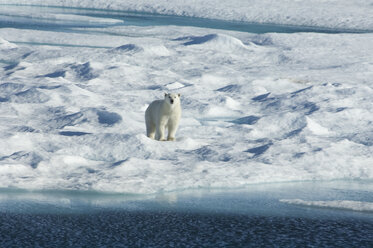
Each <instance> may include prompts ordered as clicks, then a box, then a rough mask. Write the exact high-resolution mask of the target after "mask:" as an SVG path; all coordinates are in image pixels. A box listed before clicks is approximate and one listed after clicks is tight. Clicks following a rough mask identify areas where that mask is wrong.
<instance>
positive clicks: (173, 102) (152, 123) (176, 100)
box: [145, 93, 181, 141]
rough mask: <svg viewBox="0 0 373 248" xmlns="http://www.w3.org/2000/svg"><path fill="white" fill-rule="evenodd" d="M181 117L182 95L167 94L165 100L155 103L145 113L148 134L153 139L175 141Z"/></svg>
mask: <svg viewBox="0 0 373 248" xmlns="http://www.w3.org/2000/svg"><path fill="white" fill-rule="evenodd" d="M180 117H181V106H180V94H167V93H166V94H165V96H164V99H163V100H156V101H153V102H152V103H151V104H150V105H149V107H148V108H147V109H146V111H145V123H146V134H147V136H148V137H149V138H151V139H157V140H161V141H164V140H166V139H165V129H166V128H167V129H168V136H167V140H171V141H173V140H175V134H176V130H177V128H178V127H179V122H180Z"/></svg>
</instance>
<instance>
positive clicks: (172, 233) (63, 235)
mask: <svg viewBox="0 0 373 248" xmlns="http://www.w3.org/2000/svg"><path fill="white" fill-rule="evenodd" d="M0 246H1V247H373V223H372V222H368V221H364V220H354V219H333V220H331V219H330V220H329V219H312V218H300V217H278V216H247V215H239V214H237V215H235V214H216V213H196V212H176V211H102V212H96V213H88V214H82V213H80V214H25V213H24V214H15V213H3V214H1V215H0Z"/></svg>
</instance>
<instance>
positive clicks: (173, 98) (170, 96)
mask: <svg viewBox="0 0 373 248" xmlns="http://www.w3.org/2000/svg"><path fill="white" fill-rule="evenodd" d="M164 99H165V101H166V102H167V103H168V104H170V105H178V104H180V94H175V93H164Z"/></svg>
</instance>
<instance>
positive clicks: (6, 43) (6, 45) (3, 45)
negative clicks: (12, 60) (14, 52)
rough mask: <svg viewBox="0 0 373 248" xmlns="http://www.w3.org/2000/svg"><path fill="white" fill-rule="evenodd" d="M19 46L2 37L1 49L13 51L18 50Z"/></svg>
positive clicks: (0, 39)
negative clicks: (13, 49)
mask: <svg viewBox="0 0 373 248" xmlns="http://www.w3.org/2000/svg"><path fill="white" fill-rule="evenodd" d="M16 47H17V45H15V44H13V43H10V42H9V41H7V40H4V39H3V38H1V37H0V49H12V48H16Z"/></svg>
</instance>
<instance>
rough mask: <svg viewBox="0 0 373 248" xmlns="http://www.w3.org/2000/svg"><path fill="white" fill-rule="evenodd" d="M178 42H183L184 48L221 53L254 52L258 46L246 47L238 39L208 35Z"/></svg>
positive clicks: (223, 35)
mask: <svg viewBox="0 0 373 248" xmlns="http://www.w3.org/2000/svg"><path fill="white" fill-rule="evenodd" d="M176 40H178V41H183V43H182V44H183V45H184V46H205V47H209V48H212V49H217V50H220V51H224V50H226V51H230V50H252V49H255V48H256V45H254V44H252V43H251V44H249V45H245V44H244V43H243V42H242V41H241V40H239V39H238V38H236V37H233V36H229V35H225V34H207V35H203V36H186V37H180V38H177V39H176Z"/></svg>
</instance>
